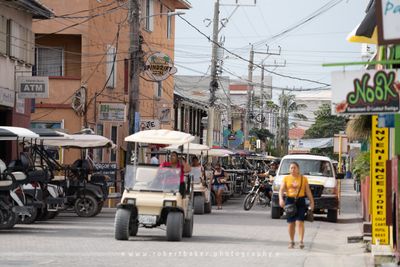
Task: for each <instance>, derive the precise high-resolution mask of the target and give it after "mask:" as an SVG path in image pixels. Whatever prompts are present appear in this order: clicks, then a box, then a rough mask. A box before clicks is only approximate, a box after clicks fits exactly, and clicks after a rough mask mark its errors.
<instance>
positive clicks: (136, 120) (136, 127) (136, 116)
mask: <svg viewBox="0 0 400 267" xmlns="http://www.w3.org/2000/svg"><path fill="white" fill-rule="evenodd" d="M134 127H135V128H134V132H135V133H137V132H139V131H140V113H139V112H135V125H134Z"/></svg>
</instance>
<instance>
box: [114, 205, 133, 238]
mask: <svg viewBox="0 0 400 267" xmlns="http://www.w3.org/2000/svg"><path fill="white" fill-rule="evenodd" d="M130 219H131V211H130V210H127V209H117V212H116V213H115V222H114V228H115V232H114V236H115V239H116V240H128V239H129V234H130V233H129V222H130Z"/></svg>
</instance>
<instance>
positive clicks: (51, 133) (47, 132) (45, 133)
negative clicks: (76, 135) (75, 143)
mask: <svg viewBox="0 0 400 267" xmlns="http://www.w3.org/2000/svg"><path fill="white" fill-rule="evenodd" d="M31 131H32V132H34V133H36V134H38V135H39V136H40V139H63V140H65V139H72V137H71V136H70V135H69V134H66V133H63V132H59V131H56V130H53V129H31Z"/></svg>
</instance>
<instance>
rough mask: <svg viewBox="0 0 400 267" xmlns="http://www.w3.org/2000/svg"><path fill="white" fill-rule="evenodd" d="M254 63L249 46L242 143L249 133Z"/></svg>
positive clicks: (252, 51) (252, 53)
mask: <svg viewBox="0 0 400 267" xmlns="http://www.w3.org/2000/svg"><path fill="white" fill-rule="evenodd" d="M253 62H254V50H253V45H251V49H250V59H249V73H248V78H247V79H248V85H247V107H246V112H245V115H244V124H243V131H244V142H246V141H247V139H248V138H249V131H250V129H249V128H250V105H251V101H252V99H251V95H252V90H253V64H254V63H253Z"/></svg>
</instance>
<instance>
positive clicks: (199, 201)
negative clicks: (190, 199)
mask: <svg viewBox="0 0 400 267" xmlns="http://www.w3.org/2000/svg"><path fill="white" fill-rule="evenodd" d="M204 202H205V201H204V197H203V196H195V197H194V213H195V214H203V213H204Z"/></svg>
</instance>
